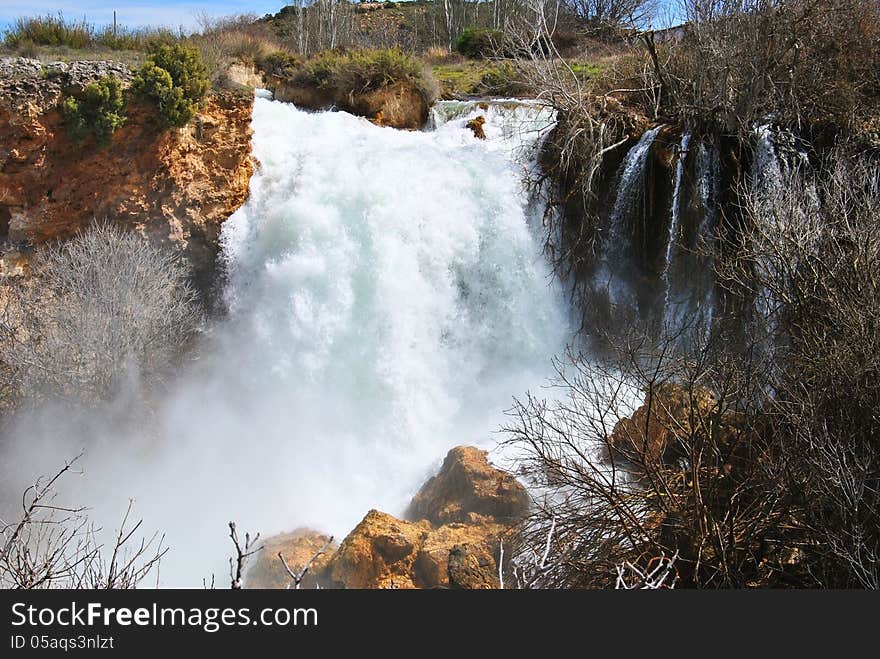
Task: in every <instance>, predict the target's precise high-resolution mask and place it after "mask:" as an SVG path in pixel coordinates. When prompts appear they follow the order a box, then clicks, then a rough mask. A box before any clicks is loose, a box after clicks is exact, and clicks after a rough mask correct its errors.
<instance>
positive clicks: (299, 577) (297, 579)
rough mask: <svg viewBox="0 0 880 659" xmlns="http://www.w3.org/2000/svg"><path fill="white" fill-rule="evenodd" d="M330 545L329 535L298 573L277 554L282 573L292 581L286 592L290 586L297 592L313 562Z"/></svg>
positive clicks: (330, 538) (331, 542) (331, 541)
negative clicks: (282, 569) (282, 567)
mask: <svg viewBox="0 0 880 659" xmlns="http://www.w3.org/2000/svg"><path fill="white" fill-rule="evenodd" d="M332 544H333V536H332V535H331V536H330V537H329V538H327V541H326V542H325V543H324V545H323V546H322V547H321V548H320V549H319V550H318V551H316V552H315V553H314V554H313V555H312V557H311V558H310V559H309V560H308V561H307V562H306V564H305V565H303V567H302V569H300V570H299V571H298V572H297V571H295V570H293V569H292V568H291V567H290V566H289V565H288V564H287V561H286V560H284V556H283V555H282V554H281V552H280V551H279V552H278V560H279V561H281V565H282V566H284V571H285V572H287V575H288V576H289V577H290V578H291V579H293V581H292V582H291V583H290V584H288V586H287V588H288V590H289V589H290V586H291V585H292V586H293V589H294V590H299V587H300V585H301V584H302V582H303V579H305V577H306V575H307V574H308V573H309V569H311V567H312V564H314V562H315V561H316V560H318V558H320V557H321V556H323V555H324V554H325V553H326V552H327V550H328V549H329V548H330V545H332Z"/></svg>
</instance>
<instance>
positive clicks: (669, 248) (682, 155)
mask: <svg viewBox="0 0 880 659" xmlns="http://www.w3.org/2000/svg"><path fill="white" fill-rule="evenodd" d="M690 143H691V132H690V131H689V130H687V129H685V131H684V132H683V133H682V135H681V144H680V145H679V147H678V163H677V164H676V166H675V187H674V189H673V191H672V218H671V219H670V221H669V237H668V238H667V239H666V258H665V260H664V262H663V284H664V287H665V289H666V292H665V300H664V308H665V307H668V306H669V264H670V263H671V262H672V258H673V256H674V255H675V246H676V244H677V243H678V227H679V224H680V223H681V211H680V209H679V206H680V204H681V182H682V179H683V178H684V162H685V159H686V158H687V153H688V148H689V147H690Z"/></svg>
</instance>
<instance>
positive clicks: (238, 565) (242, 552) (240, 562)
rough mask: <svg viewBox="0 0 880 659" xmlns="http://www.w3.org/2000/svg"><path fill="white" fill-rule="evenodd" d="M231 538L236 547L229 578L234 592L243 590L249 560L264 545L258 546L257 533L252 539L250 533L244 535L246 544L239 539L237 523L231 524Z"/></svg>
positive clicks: (230, 565)
mask: <svg viewBox="0 0 880 659" xmlns="http://www.w3.org/2000/svg"><path fill="white" fill-rule="evenodd" d="M229 537H230V538H231V539H232V544H233V546H234V547H235V556H233V557H232V558H230V559H229V578H230V580H231V586H230V587H231V588H232V590H241V588H242V586H243V584H244V566H245V564H246V563H247V560H248V559H249V558H250V557H251V556H253V555H254V554H256V553H259V552H260V551H261V550H262V549H263V545H259V546H257V543H258V542H259V541H260V534H259V533H257V535H255V536H254V537H253V538H251V534H250V533H245V534H244V544H242V543H241V541H240V540H239V538H238V530H237V529H236V527H235V522H229Z"/></svg>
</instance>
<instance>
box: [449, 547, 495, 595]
mask: <svg viewBox="0 0 880 659" xmlns="http://www.w3.org/2000/svg"><path fill="white" fill-rule="evenodd" d="M448 575H449V587H450V588H451V589H454V590H491V589H495V588H498V587H499V582H498V565H497V563H496V561H495V558H494V556H493V555H492V554H490V553H488V552H487V551H486V549H485V547H484V546H482V545H470V544H464V545H456V546H454V547H453V548H452V549H450V550H449V566H448Z"/></svg>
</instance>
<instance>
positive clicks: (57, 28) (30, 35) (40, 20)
mask: <svg viewBox="0 0 880 659" xmlns="http://www.w3.org/2000/svg"><path fill="white" fill-rule="evenodd" d="M94 40H95V33H94V27H93V26H91V25H89V24H88V23H86V22H85V21H80V22H77V21H67V20H66V19H65V18H64V16H63V15H61V14H58V15H57V16H52V15H51V14H47V15H46V16H34V17H31V18H19V19H16V20H15V22H14V23H13V24H12V25H11V26H10V27H9V29H8V30H6V32H5V34H4V35H3V43H4V44H5V45H6V46H7V47H9V48H16V47H18V46H22V45H27V44H32V45H37V46H67V47H69V48H75V49H82V48H87V47H89V46H91V45H92V44H93V43H94Z"/></svg>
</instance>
